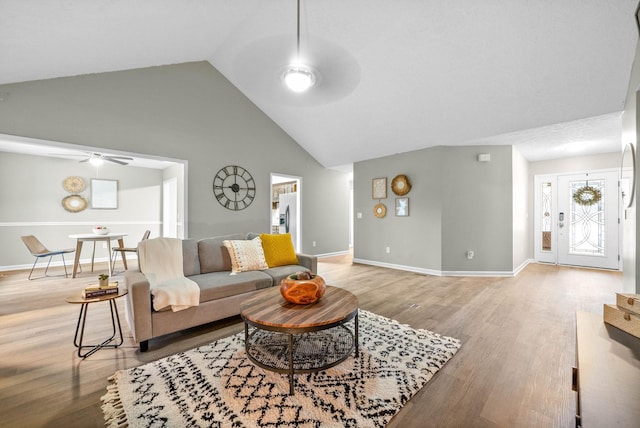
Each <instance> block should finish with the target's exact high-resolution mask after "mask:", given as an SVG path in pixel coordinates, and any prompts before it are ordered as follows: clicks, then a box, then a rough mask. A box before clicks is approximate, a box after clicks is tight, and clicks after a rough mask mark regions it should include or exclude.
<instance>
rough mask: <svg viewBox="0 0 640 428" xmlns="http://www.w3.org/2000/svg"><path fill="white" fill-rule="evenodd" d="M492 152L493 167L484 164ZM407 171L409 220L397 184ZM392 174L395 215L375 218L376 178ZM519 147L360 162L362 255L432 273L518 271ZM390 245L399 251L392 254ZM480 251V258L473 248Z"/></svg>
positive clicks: (357, 204)
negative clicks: (470, 255)
mask: <svg viewBox="0 0 640 428" xmlns="http://www.w3.org/2000/svg"><path fill="white" fill-rule="evenodd" d="M480 153H489V154H490V155H491V162H486V163H484V162H478V159H477V157H478V154H480ZM397 174H406V175H407V176H408V177H409V179H410V181H411V183H412V186H413V187H412V189H411V192H410V193H409V194H408V195H407V196H408V197H409V198H410V215H409V217H396V216H395V213H394V210H393V207H394V201H395V195H394V194H393V193H392V192H391V189H390V183H391V180H392V179H393V177H395V176H396V175H397ZM376 177H387V179H388V183H389V186H388V187H389V189H388V198H387V199H386V200H383V201H382V202H383V203H385V205H387V209H388V211H387V216H386V217H385V218H382V219H378V218H376V217H375V216H374V215H373V206H374V205H375V204H376V203H377V201H376V200H373V199H372V198H371V180H372V179H373V178H376ZM512 189H513V186H512V148H511V147H509V146H473V147H434V148H429V149H424V150H418V151H414V152H410V153H404V154H399V155H394V156H388V157H384V158H380V159H373V160H369V161H364V162H358V163H356V164H355V165H354V211H355V212H356V213H362V218H361V219H358V218H356V219H355V220H354V221H355V227H354V234H355V247H354V258H356V259H357V260H358V261H361V262H365V263H371V264H379V265H389V266H396V267H402V268H408V269H409V270H415V271H419V272H425V273H462V272H478V273H486V272H499V273H510V272H512V270H513V268H514V266H513V264H514V255H513V235H514V232H513V220H512V216H513V209H512V207H513V195H512ZM386 247H390V248H391V252H390V253H389V254H387V253H385V248H386ZM467 250H473V251H474V252H475V257H474V259H473V260H468V259H467V258H466V251H467Z"/></svg>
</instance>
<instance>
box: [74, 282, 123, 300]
mask: <svg viewBox="0 0 640 428" xmlns="http://www.w3.org/2000/svg"><path fill="white" fill-rule="evenodd" d="M109 294H118V281H115V282H110V283H109V285H104V286H100V285H98V284H89V286H88V287H87V288H85V289H84V290H82V297H84V298H85V299H91V298H94V297H101V296H106V295H109Z"/></svg>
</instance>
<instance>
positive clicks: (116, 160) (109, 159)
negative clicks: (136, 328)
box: [104, 157, 129, 165]
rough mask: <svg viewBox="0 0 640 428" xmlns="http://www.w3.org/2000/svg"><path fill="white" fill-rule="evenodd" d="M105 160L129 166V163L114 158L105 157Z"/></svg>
mask: <svg viewBox="0 0 640 428" xmlns="http://www.w3.org/2000/svg"><path fill="white" fill-rule="evenodd" d="M104 160H106V161H109V162H113V163H117V164H120V165H129V163H127V162H123V161H121V160H118V159H114V158H112V157H105V158H104Z"/></svg>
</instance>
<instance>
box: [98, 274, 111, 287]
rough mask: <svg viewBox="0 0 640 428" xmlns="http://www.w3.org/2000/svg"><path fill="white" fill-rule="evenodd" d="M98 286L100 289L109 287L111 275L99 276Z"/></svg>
mask: <svg viewBox="0 0 640 428" xmlns="http://www.w3.org/2000/svg"><path fill="white" fill-rule="evenodd" d="M98 285H99V286H100V287H106V286H108V285H109V275H107V274H105V273H103V274H100V275H98Z"/></svg>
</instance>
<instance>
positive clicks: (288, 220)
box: [278, 193, 298, 252]
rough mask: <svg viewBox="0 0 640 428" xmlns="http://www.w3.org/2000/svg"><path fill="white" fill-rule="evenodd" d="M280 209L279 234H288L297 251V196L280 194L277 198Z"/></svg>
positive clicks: (294, 194) (295, 194)
mask: <svg viewBox="0 0 640 428" xmlns="http://www.w3.org/2000/svg"><path fill="white" fill-rule="evenodd" d="M278 201H279V207H280V229H279V231H280V233H290V234H291V240H292V241H293V248H294V249H295V250H296V252H297V251H298V244H297V243H298V194H297V193H282V194H280V196H279V197H278Z"/></svg>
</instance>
